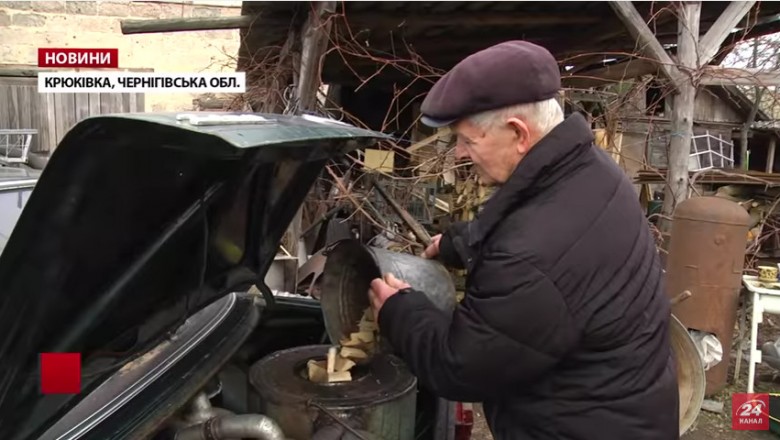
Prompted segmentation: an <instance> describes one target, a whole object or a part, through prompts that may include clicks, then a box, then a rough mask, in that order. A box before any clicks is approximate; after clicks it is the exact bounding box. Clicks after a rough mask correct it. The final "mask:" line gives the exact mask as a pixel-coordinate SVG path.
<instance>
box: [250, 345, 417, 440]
mask: <svg viewBox="0 0 780 440" xmlns="http://www.w3.org/2000/svg"><path fill="white" fill-rule="evenodd" d="M328 348H329V346H328V345H311V346H303V347H295V348H291V349H287V350H282V351H277V352H275V353H272V354H270V355H268V356H266V357H265V358H263V359H261V360H259V361H258V362H257V363H255V364H254V365H253V366H252V368H251V369H250V371H249V382H250V383H251V385H252V388H253V389H254V390H255V392H256V393H255V394H256V396H255V397H254V398H253V399H252V400H251V401H250V409H251V410H252V411H253V412H258V413H261V414H265V415H267V416H268V417H270V418H272V419H273V420H275V421H276V422H277V423H278V424H279V426H280V427H281V429H282V431H283V432H284V433H285V435H286V436H287V438H289V439H293V440H309V439H312V438H315V437H327V436H326V435H320V434H318V433H325V432H326V431H327V430H328V429H333V428H336V430H339V429H342V428H344V430H346V431H348V432H349V433H352V435H353V436H354V437H355V438H357V439H361V438H363V439H382V440H412V439H414V423H415V412H416V409H417V407H416V405H417V394H416V391H417V380H416V379H415V377H414V376H413V375H412V374H411V373H410V372H409V371H408V369H407V368H406V366H405V365H404V363H403V362H401V361H400V360H399V359H398V358H396V357H394V356H392V355H389V354H377V355H376V356H374V357H373V358H372V359H371V361H370V362H369V363H368V364H366V365H358V366H355V367H353V368H352V370H351V373H352V378H353V379H352V380H351V381H349V382H333V383H315V382H311V381H309V380H308V378H307V367H306V364H307V362H308V361H309V360H310V359H314V360H322V359H325V358H326V357H327V353H328Z"/></svg>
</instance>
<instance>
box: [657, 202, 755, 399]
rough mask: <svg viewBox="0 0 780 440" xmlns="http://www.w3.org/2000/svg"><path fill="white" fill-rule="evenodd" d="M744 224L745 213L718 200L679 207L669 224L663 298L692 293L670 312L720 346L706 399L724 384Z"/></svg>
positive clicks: (709, 375) (739, 280)
mask: <svg viewBox="0 0 780 440" xmlns="http://www.w3.org/2000/svg"><path fill="white" fill-rule="evenodd" d="M749 224H750V216H749V215H748V213H747V211H745V209H743V208H742V207H741V206H739V205H738V204H737V203H734V202H732V201H729V200H726V199H723V198H720V197H694V198H692V199H688V200H686V201H684V202H682V203H680V204H679V205H678V206H677V208H676V210H675V214H674V219H673V222H672V231H671V237H670V247H669V257H668V260H667V265H666V278H667V281H666V287H667V295H668V296H669V297H670V298H673V297H675V296H677V295H679V294H680V293H681V292H683V291H685V290H689V291H690V292H691V293H692V295H691V297H690V298H688V299H686V300H684V301H682V302H680V303H678V304H676V305H675V306H673V308H672V313H673V314H674V315H675V316H676V317H677V318H678V319H679V320H680V322H681V323H682V324H683V325H684V326H685V327H686V328H688V329H695V330H699V331H703V332H708V333H712V334H714V335H715V337H717V338H718V340H719V341H720V344H721V345H722V346H723V353H724V355H723V357H724V358H723V360H722V361H721V362H719V363H718V364H717V365H715V366H713V367H712V368H710V369H709V370H707V372H706V378H707V387H706V391H705V394H706V395H707V396H710V395H712V394H715V393H717V392H719V391H720V390H722V389H723V388H724V387H725V385H726V381H727V374H728V368H729V351H730V349H731V340H732V336H733V330H734V325H735V323H736V319H737V307H738V304H739V291H740V286H741V283H742V270H743V267H744V261H745V249H746V245H747V234H748V229H749Z"/></svg>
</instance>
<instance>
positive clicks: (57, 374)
mask: <svg viewBox="0 0 780 440" xmlns="http://www.w3.org/2000/svg"><path fill="white" fill-rule="evenodd" d="M40 371H41V393H43V394H78V393H80V392H81V353H41V370H40Z"/></svg>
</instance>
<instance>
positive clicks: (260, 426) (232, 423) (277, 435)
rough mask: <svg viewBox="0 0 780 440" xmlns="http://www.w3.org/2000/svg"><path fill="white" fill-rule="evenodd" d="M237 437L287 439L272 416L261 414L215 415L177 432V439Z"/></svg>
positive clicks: (206, 439)
mask: <svg viewBox="0 0 780 440" xmlns="http://www.w3.org/2000/svg"><path fill="white" fill-rule="evenodd" d="M235 438H251V439H261V440H286V438H285V436H284V432H282V428H280V427H279V425H278V424H277V423H276V422H274V421H273V420H272V419H271V418H270V417H266V416H264V415H260V414H240V415H233V416H223V417H215V418H213V419H210V420H208V421H206V422H204V423H200V424H198V425H195V426H190V427H187V428H184V429H182V430H180V431H179V432H177V433H176V440H210V439H217V440H225V439H235Z"/></svg>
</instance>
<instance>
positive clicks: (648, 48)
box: [609, 1, 699, 82]
mask: <svg viewBox="0 0 780 440" xmlns="http://www.w3.org/2000/svg"><path fill="white" fill-rule="evenodd" d="M609 6H610V7H612V10H613V11H615V13H616V14H617V16H618V18H620V21H622V22H623V25H624V26H625V27H626V29H628V32H629V34H631V36H632V37H634V38H635V39H636V41H637V44H638V45H639V46H640V50H641V51H642V53H644V54H645V55H646V56H648V57H650V58H652V59H653V60H654V61H657V62H658V63H660V64H661V66H660V67H661V68H660V70H661V72H663V74H664V75H665V76H666V77H667V78H669V79H671V80H672V81H674V82H677V81H678V80H679V79H680V76H681V75H680V72H679V71H677V69H675V67H674V66H675V63H674V62H673V61H672V58H671V57H670V56H669V54H667V53H666V51H665V50H664V48H663V46H661V43H659V42H658V40H657V39H656V38H655V35H653V32H652V31H651V30H650V28H649V27H648V26H647V23H645V20H644V19H643V18H642V16H641V15H640V14H639V12H638V11H637V10H636V8H635V7H634V5H633V3H631V2H630V1H610V2H609ZM698 25H699V23H698V20H697V22H696V27H697V29H698Z"/></svg>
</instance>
